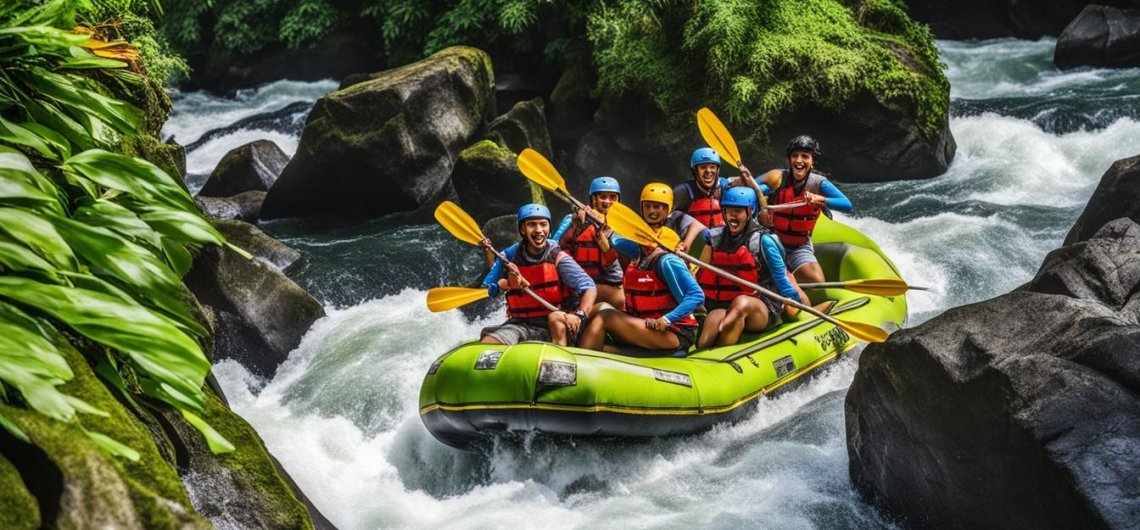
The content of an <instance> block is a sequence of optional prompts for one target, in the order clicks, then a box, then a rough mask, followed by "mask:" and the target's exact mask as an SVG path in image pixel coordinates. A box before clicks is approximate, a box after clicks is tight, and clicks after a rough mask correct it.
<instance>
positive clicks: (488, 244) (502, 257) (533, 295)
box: [483, 239, 561, 311]
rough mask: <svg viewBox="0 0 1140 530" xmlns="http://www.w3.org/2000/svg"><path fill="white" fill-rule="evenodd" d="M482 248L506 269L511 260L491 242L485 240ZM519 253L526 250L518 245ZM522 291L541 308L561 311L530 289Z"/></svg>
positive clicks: (525, 288) (524, 288)
mask: <svg viewBox="0 0 1140 530" xmlns="http://www.w3.org/2000/svg"><path fill="white" fill-rule="evenodd" d="M483 248H486V249H487V250H490V251H491V253H492V254H494V255H495V257H497V258H499V259H500V260H502V261H503V266H504V267H506V266H507V264H508V263H510V262H511V260H509V259H507V257H506V256H505V255H503V253H502V252H499V251H498V250H495V247H493V246H491V242H490V241H488V240H486V239H484V240H483ZM519 252H526V250H525V249H523V248H522V245H519ZM522 290H523V292H524V293H526V294H529V295H530V297H531V298H534V299H535V300H538V303H540V304H542V306H543V307H545V308H547V309H549V310H550V311H561V309H558V308H557V307H554V305H553V304H551V303H550V302H547V301H546V299H545V298H543V297H541V296H538V293H535V292H534V291H532V290H530V287H523V288H522Z"/></svg>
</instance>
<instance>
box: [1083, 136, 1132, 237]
mask: <svg viewBox="0 0 1140 530" xmlns="http://www.w3.org/2000/svg"><path fill="white" fill-rule="evenodd" d="M1120 217H1128V218H1130V219H1132V220H1133V221H1136V222H1138V223H1140V156H1134V157H1132V158H1125V159H1123V160H1117V161H1116V162H1115V163H1113V164H1112V166H1110V167H1109V168H1108V171H1105V172H1104V175H1102V176H1101V178H1100V184H1098V185H1097V187H1096V190H1095V191H1093V194H1092V197H1091V198H1090V199H1089V203H1088V205H1087V206H1085V211H1084V212H1081V216H1080V217H1078V218H1077V222H1076V223H1075V224H1074V225H1073V228H1072V229H1071V230H1069V235H1068V236H1066V237H1065V243H1064V244H1065V245H1071V244H1073V243H1077V242H1079V241H1084V240H1086V239H1088V238H1089V237H1090V236H1092V235H1093V234H1094V233H1096V232H1097V231H1099V230H1100V227H1101V226H1104V224H1105V223H1108V222H1109V221H1111V220H1113V219H1117V218H1120Z"/></svg>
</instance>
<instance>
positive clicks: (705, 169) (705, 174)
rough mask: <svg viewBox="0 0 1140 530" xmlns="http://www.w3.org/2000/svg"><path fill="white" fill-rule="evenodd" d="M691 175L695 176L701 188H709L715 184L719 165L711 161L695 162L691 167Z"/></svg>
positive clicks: (718, 174)
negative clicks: (704, 162)
mask: <svg viewBox="0 0 1140 530" xmlns="http://www.w3.org/2000/svg"><path fill="white" fill-rule="evenodd" d="M693 175H695V176H696V178H697V184H698V185H700V187H701V189H704V190H706V191H707V190H711V189H712V187H713V186H715V185H716V179H717V177H718V176H720V166H718V165H716V164H712V163H706V164H697V165H696V166H695V167H693Z"/></svg>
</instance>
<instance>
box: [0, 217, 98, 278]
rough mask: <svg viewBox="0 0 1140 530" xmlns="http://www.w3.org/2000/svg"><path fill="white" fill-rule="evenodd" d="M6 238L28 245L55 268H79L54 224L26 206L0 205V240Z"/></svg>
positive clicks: (74, 269) (73, 269) (71, 269)
mask: <svg viewBox="0 0 1140 530" xmlns="http://www.w3.org/2000/svg"><path fill="white" fill-rule="evenodd" d="M0 206H2V204H0ZM5 240H6V241H9V242H12V243H17V244H21V245H24V246H26V247H28V248H29V249H31V250H32V251H33V252H35V253H36V254H37V255H39V256H40V257H42V258H44V259H45V260H47V261H48V262H49V263H51V264H52V265H53V266H55V267H56V268H57V269H62V270H68V271H76V270H79V262H78V261H77V260H76V258H75V254H74V253H73V252H72V251H71V247H70V246H68V244H67V241H65V240H64V239H63V237H61V236H60V235H59V232H58V231H56V229H55V226H53V225H52V223H51V222H50V221H48V220H47V219H44V218H43V217H40V216H38V215H35V214H33V213H30V212H28V211H26V210H21V209H18V208H4V207H0V241H5Z"/></svg>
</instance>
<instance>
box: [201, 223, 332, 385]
mask: <svg viewBox="0 0 1140 530" xmlns="http://www.w3.org/2000/svg"><path fill="white" fill-rule="evenodd" d="M214 226H215V227H216V228H217V229H218V230H219V231H220V232H222V234H224V235H225V236H226V238H227V239H228V240H229V241H230V242H231V243H233V244H234V245H236V246H238V247H240V248H243V249H245V250H246V251H248V252H250V253H251V254H253V255H254V256H255V257H254V259H246V258H244V257H242V256H240V255H238V254H237V253H236V252H234V251H233V250H231V249H229V248H224V247H207V248H206V249H204V250H203V251H202V253H201V255H199V256H198V258H197V259H195V260H194V266H193V267H192V268H191V270H190V272H189V273H188V274H187V275H186V279H185V281H186V285H187V286H188V287H190V290H191V291H192V292H193V293H194V295H195V296H196V297H197V298H198V300H199V301H200V302H202V304H203V305H205V306H207V307H209V308H210V309H211V311H212V312H213V318H214V327H215V333H216V337H215V347H214V349H215V355H216V356H217V357H218V358H233V359H236V360H237V361H238V362H240V363H242V364H243V365H244V366H246V367H247V368H249V369H250V371H251V372H253V373H255V374H258V375H260V376H271V375H273V373H274V372H276V370H277V366H278V365H280V364H281V363H282V362H284V361H285V359H286V358H287V357H288V355H289V352H291V351H293V349H294V348H296V347H297V345H298V344H300V342H301V338H302V337H304V336H305V333H306V332H307V331H308V330H309V328H310V327H311V326H312V324H313V322H315V321H316V320H317V319H319V318H321V317H323V316H324V314H325V313H324V309H323V307H322V306H321V303H320V302H318V301H317V300H316V299H315V298H313V297H312V295H310V294H309V293H307V292H305V290H304V289H302V288H301V287H300V286H298V285H297V284H296V283H294V282H293V281H292V280H290V279H289V277H288V276H286V275H285V274H284V272H282V271H283V270H284V269H286V268H288V266H289V265H291V264H292V263H293V262H295V261H296V260H297V259H298V258H299V257H300V254H299V253H298V252H297V251H296V250H293V249H291V248H289V247H287V246H285V245H283V244H281V243H280V242H278V241H276V240H274V239H273V238H271V237H269V236H267V235H265V234H264V233H263V232H261V231H260V230H258V229H257V228H256V227H254V226H253V225H250V224H248V223H243V222H241V221H214Z"/></svg>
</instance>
